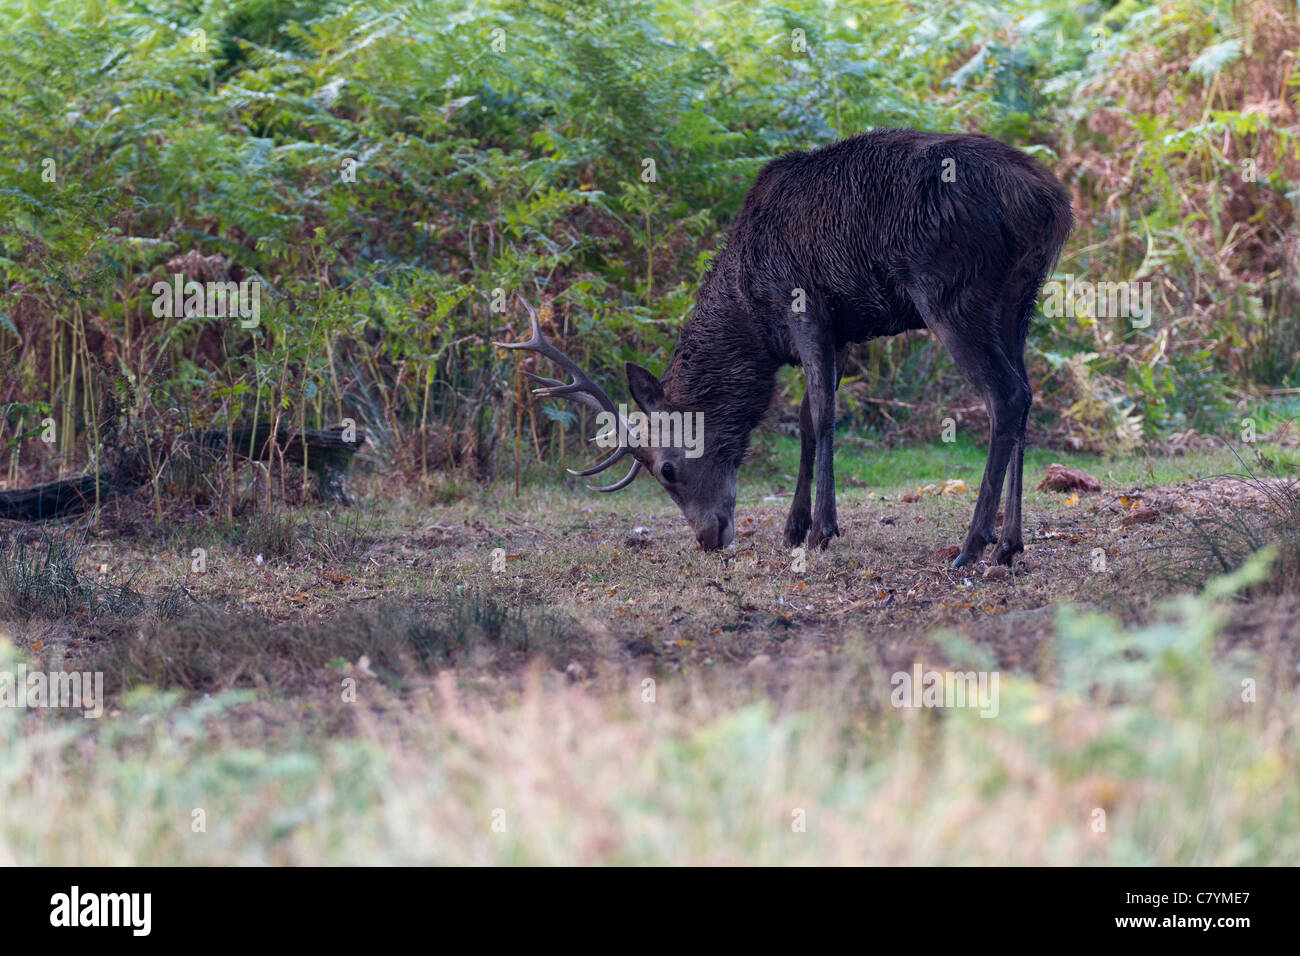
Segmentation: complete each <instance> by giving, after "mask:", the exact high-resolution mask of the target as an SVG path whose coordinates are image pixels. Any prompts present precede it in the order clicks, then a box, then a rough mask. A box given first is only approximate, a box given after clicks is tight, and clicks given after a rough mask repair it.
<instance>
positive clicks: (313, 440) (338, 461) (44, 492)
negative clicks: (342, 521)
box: [0, 422, 366, 521]
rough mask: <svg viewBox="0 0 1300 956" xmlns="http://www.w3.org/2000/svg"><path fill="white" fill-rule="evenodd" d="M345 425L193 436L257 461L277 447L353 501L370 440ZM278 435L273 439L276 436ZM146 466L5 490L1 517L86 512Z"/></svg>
mask: <svg viewBox="0 0 1300 956" xmlns="http://www.w3.org/2000/svg"><path fill="white" fill-rule="evenodd" d="M344 434H345V432H344V430H343V429H342V428H328V429H308V430H306V431H303V432H298V431H295V430H292V429H288V428H280V429H279V430H278V431H276V433H275V435H274V436H272V433H271V425H270V423H269V422H268V423H264V424H261V425H257V426H256V427H254V426H252V425H243V426H240V427H239V428H235V429H232V430H231V431H230V433H229V434H227V432H226V430H225V429H224V428H213V429H209V430H207V431H205V432H199V433H197V434H195V435H191V436H189V438H188V441H189V442H190V443H192V444H194V445H197V446H198V447H200V448H207V449H211V450H216V449H220V448H223V447H224V446H225V444H226V442H227V441H228V440H229V442H230V445H231V448H232V450H233V451H234V453H235V455H237V456H238V457H240V458H246V459H249V460H252V461H267V460H271V459H272V458H274V457H277V451H276V449H277V448H278V449H279V453H282V454H283V455H284V458H285V460H286V461H289V462H292V463H294V464H296V465H303V466H305V467H306V468H308V469H309V470H310V471H311V472H312V474H314V475H315V476H316V482H317V485H318V486H319V488H320V493H321V497H322V498H323V499H324V500H325V501H330V502H337V503H339V504H344V505H350V504H352V496H351V494H349V493H348V490H347V484H346V482H347V475H348V471H349V470H350V469H351V467H352V456H353V455H354V454H356V451H357V449H358V448H359V447H361V445H362V443H364V442H365V440H366V437H365V435H364V434H362V433H361V432H357V433H356V434H355V436H353V440H352V441H347V440H345V439H344V437H343V436H344ZM273 437H274V441H272V438H273ZM147 474H148V472H147V470H146V469H145V468H144V467H143V463H142V462H139V461H135V462H129V463H127V464H125V465H123V466H122V467H119V468H117V469H116V470H115V471H111V472H110V471H101V472H99V473H98V474H94V473H92V474H89V475H78V476H76V477H75V478H63V479H60V480H58V481H47V482H45V483H44V484H40V485H34V486H32V487H31V488H18V489H15V490H13V491H0V518H5V519H8V520H10V521H49V520H51V519H54V518H63V517H67V516H68V515H75V514H82V513H84V512H86V511H89V510H90V509H91V508H93V507H94V506H95V501H96V493H95V492H96V484H98V486H99V496H98V497H99V500H100V501H103V500H104V499H106V498H109V497H112V496H114V495H123V494H130V493H131V492H133V491H135V490H136V489H137V488H139V487H140V486H141V485H143V484H145V483H146V482H147V480H148V478H147V477H146V476H147Z"/></svg>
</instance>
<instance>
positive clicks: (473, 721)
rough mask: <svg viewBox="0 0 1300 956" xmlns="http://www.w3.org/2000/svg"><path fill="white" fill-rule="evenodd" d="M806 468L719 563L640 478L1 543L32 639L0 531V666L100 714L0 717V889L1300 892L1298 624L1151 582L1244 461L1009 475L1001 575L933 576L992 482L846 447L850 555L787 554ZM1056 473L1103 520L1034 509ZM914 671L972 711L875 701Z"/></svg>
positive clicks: (1089, 513) (1198, 460)
mask: <svg viewBox="0 0 1300 956" xmlns="http://www.w3.org/2000/svg"><path fill="white" fill-rule="evenodd" d="M796 460H797V452H796V449H795V447H794V445H793V443H792V442H790V441H789V440H788V439H785V438H776V439H773V440H771V442H770V445H769V447H768V448H767V449H766V451H765V453H764V454H763V455H761V456H759V458H758V460H757V461H755V462H754V463H753V464H752V465H751V466H747V469H746V471H745V472H744V473H743V474H742V479H741V503H740V505H739V508H738V513H737V518H738V521H739V534H738V541H737V543H736V544H735V546H734V547H733V548H732V549H731V550H730V551H729V552H726V553H723V554H721V555H719V554H706V553H704V552H701V551H698V550H697V549H696V548H695V544H694V541H693V539H692V537H691V535H690V533H689V531H688V529H687V528H686V526H685V524H684V522H683V521H682V520H681V518H680V517H679V516H678V515H677V514H676V512H675V508H674V507H673V506H672V505H671V503H670V502H668V501H667V499H666V498H665V497H663V496H662V495H661V494H660V493H658V492H657V490H656V489H655V488H654V486H653V485H652V484H651V483H650V482H648V481H642V482H638V483H637V485H636V486H634V487H633V488H632V489H630V490H629V491H628V492H626V493H624V494H621V495H615V496H608V497H607V496H595V495H591V494H588V493H586V492H585V491H583V490H582V489H581V488H580V487H578V486H577V485H576V484H575V483H573V482H567V481H566V482H560V481H558V480H557V481H550V480H548V479H547V478H545V477H543V476H542V475H541V473H538V474H537V475H533V474H532V473H531V472H526V474H525V478H526V480H525V482H524V484H523V486H522V488H521V490H520V493H519V494H518V495H516V494H515V492H514V489H513V487H511V486H510V485H508V484H507V483H505V482H500V483H498V484H497V485H495V486H492V487H490V488H479V487H476V486H461V485H453V484H448V483H446V482H440V483H439V485H438V486H437V487H435V488H433V489H425V490H423V491H419V490H415V489H411V488H407V487H403V486H401V485H400V484H398V483H396V482H393V481H390V480H387V479H384V478H382V477H380V476H369V477H368V478H362V479H360V480H359V482H358V487H357V490H359V491H360V492H361V502H360V504H359V505H358V506H357V507H356V508H354V509H352V510H351V511H349V512H346V513H336V514H330V513H328V512H325V511H323V510H319V509H302V510H299V511H296V512H273V513H265V512H252V513H250V514H249V515H248V516H246V517H244V518H242V519H239V520H237V522H236V524H235V525H234V526H233V527H228V526H226V525H224V524H223V523H221V522H215V521H212V520H211V519H209V518H206V517H197V516H196V517H192V518H186V517H185V516H183V515H178V516H177V517H176V520H174V521H172V522H169V523H168V524H167V525H166V526H163V527H157V526H155V525H153V524H152V523H151V522H150V521H149V520H148V518H147V515H148V514H149V512H148V510H147V509H145V508H143V507H142V506H140V507H137V506H136V505H135V504H132V503H128V504H127V505H125V506H123V507H122V508H120V509H116V510H111V511H107V512H105V513H104V514H103V515H101V517H100V521H99V522H98V523H97V524H96V525H95V526H94V527H93V528H90V529H87V528H85V527H84V526H80V525H79V526H77V527H68V528H63V529H60V530H59V531H58V532H56V534H55V535H54V537H53V538H51V537H49V536H48V535H47V536H46V537H45V538H42V539H40V540H39V541H32V542H29V543H27V544H25V545H22V546H23V547H25V548H26V551H24V552H22V553H24V554H26V555H27V558H26V559H25V560H26V563H25V564H24V565H23V567H24V568H25V573H26V574H27V578H25V579H24V580H26V581H27V582H28V584H29V585H31V583H32V582H33V581H35V580H36V579H38V578H39V577H40V573H38V572H39V571H40V569H41V568H47V569H48V568H53V569H54V570H53V571H50V572H49V573H48V574H47V577H49V578H50V579H51V580H54V579H58V580H60V581H62V582H64V583H63V587H64V591H63V592H62V593H63V594H64V595H65V597H66V598H67V600H65V601H63V602H62V605H61V608H60V610H59V611H58V612H57V613H53V612H52V611H51V607H52V605H50V604H48V603H47V604H44V605H42V604H41V603H40V602H32V601H30V600H29V601H27V602H26V603H24V602H23V601H21V600H19V599H18V598H17V597H15V595H16V594H17V593H18V592H17V590H16V585H15V583H14V581H15V575H14V573H13V570H12V569H13V568H14V567H15V563H16V562H15V554H17V553H18V552H16V551H15V548H16V547H17V546H18V545H19V544H20V543H21V542H23V541H24V539H26V538H31V537H33V532H31V531H30V530H27V529H12V530H11V531H10V532H9V535H8V545H7V550H6V551H5V552H4V553H3V554H2V555H0V557H4V558H5V561H6V562H7V564H6V567H8V568H9V569H10V570H9V571H7V572H6V576H5V578H4V581H5V583H4V584H2V585H0V608H3V609H4V613H3V614H0V620H3V621H4V623H3V624H0V654H4V655H6V656H7V658H8V662H7V663H3V664H0V671H2V670H5V669H8V670H14V669H16V668H17V666H18V663H19V661H20V660H21V661H24V662H26V663H27V665H28V666H29V667H31V668H33V669H35V668H42V669H57V668H60V667H62V668H65V669H66V668H76V669H82V670H92V671H99V672H102V673H103V674H104V675H105V679H106V684H107V691H108V695H109V705H108V711H107V713H106V714H105V716H104V717H103V718H102V719H101V720H99V721H91V720H83V719H81V718H80V717H69V716H67V715H66V712H59V711H53V710H26V711H20V710H14V709H6V708H0V863H11V862H19V863H71V862H79V863H260V862H269V863H360V862H394V863H395V862H403V863H409V862H433V863H516V862H523V863H562V862H577V863H608V862H615V863H640V862H696V863H700V862H708V863H723V862H746V863H794V862H803V863H812V862H838V863H849V862H863V863H980V862H1002V863H1044V862H1046V863H1179V864H1183V863H1202V864H1204V863H1295V862H1296V861H1297V859H1300V842H1298V838H1297V837H1296V836H1295V834H1297V833H1300V827H1297V826H1296V823H1297V822H1300V788H1297V786H1296V783H1295V781H1296V780H1297V779H1300V775H1298V774H1297V770H1300V767H1297V758H1296V750H1295V746H1294V741H1295V735H1296V732H1297V729H1300V728H1298V727H1297V723H1298V720H1297V718H1298V716H1300V715H1298V713H1297V708H1296V697H1295V686H1294V685H1295V674H1296V664H1297V646H1298V645H1300V642H1298V641H1297V634H1296V629H1295V627H1294V625H1293V624H1292V621H1293V619H1294V612H1295V610H1296V608H1295V606H1294V603H1295V602H1294V601H1293V600H1292V599H1290V598H1288V597H1285V596H1282V597H1276V596H1275V597H1266V596H1259V595H1257V596H1255V597H1254V598H1253V599H1252V600H1250V601H1237V602H1235V603H1234V602H1232V601H1231V599H1230V598H1229V597H1228V596H1226V592H1227V591H1229V590H1231V589H1232V588H1231V587H1224V588H1221V591H1222V592H1224V593H1219V594H1207V595H1203V596H1202V597H1200V598H1197V599H1195V600H1193V599H1189V598H1181V599H1178V600H1177V601H1175V603H1173V604H1170V603H1169V598H1170V596H1171V595H1172V594H1173V593H1174V592H1175V591H1176V590H1178V589H1177V588H1176V587H1175V586H1174V584H1173V583H1171V580H1170V578H1169V576H1168V575H1167V574H1164V573H1162V571H1161V568H1162V566H1163V564H1164V563H1165V562H1164V560H1163V557H1162V555H1164V554H1165V551H1164V550H1163V546H1164V544H1165V543H1166V542H1168V541H1170V540H1172V539H1175V538H1176V537H1177V535H1178V534H1179V533H1180V532H1179V529H1180V527H1181V525H1182V522H1184V521H1185V520H1186V518H1187V517H1188V516H1189V515H1196V514H1201V513H1205V512H1206V511H1207V510H1213V509H1215V508H1218V507H1221V506H1222V504H1223V502H1224V501H1226V500H1231V499H1233V498H1236V499H1238V500H1239V503H1240V504H1242V505H1243V506H1246V507H1252V506H1255V504H1252V502H1251V501H1250V500H1249V494H1250V490H1249V489H1248V488H1245V487H1243V486H1240V485H1237V484H1235V483H1231V482H1223V481H1219V482H1203V481H1197V480H1195V479H1198V478H1200V477H1201V476H1207V475H1213V474H1218V473H1221V472H1225V471H1237V470H1240V463H1239V462H1238V461H1237V459H1236V458H1235V457H1234V456H1233V455H1232V454H1231V453H1230V452H1228V451H1223V452H1200V453H1196V454H1192V455H1187V456H1181V457H1177V458H1153V459H1149V460H1148V459H1147V458H1145V457H1141V456H1139V457H1134V458H1127V459H1117V460H1110V461H1101V460H1096V459H1087V458H1079V457H1070V456H1062V455H1060V454H1058V453H1040V452H1034V453H1031V454H1030V456H1029V458H1028V461H1027V466H1026V468H1027V473H1026V483H1025V485H1026V489H1028V490H1027V494H1026V522H1025V527H1026V545H1027V549H1026V554H1025V556H1024V561H1023V562H1022V563H1021V564H1020V565H1019V566H1018V568H1017V571H1016V573H1015V574H1013V575H1010V576H1006V577H998V576H997V574H996V573H994V572H991V573H990V575H989V576H988V577H986V576H985V573H984V572H985V570H986V568H984V567H979V568H975V569H969V568H968V569H963V570H962V571H960V572H954V571H951V570H949V568H948V562H949V559H950V554H949V551H948V550H947V549H951V548H953V547H954V546H956V545H958V544H960V542H961V539H962V537H963V535H964V532H965V527H966V523H967V521H968V520H969V517H970V511H971V508H972V506H973V489H974V488H975V486H976V485H977V483H978V479H979V475H980V471H981V469H982V461H983V452H982V450H981V449H978V448H975V447H972V446H970V445H967V444H961V443H956V444H952V445H935V446H915V447H908V448H902V449H893V450H880V449H873V448H869V447H864V446H863V445H861V444H857V445H855V444H854V443H853V442H852V441H846V442H845V443H844V446H843V451H842V452H840V453H839V455H838V461H837V464H838V468H837V472H838V476H839V485H840V524H841V528H842V530H843V532H844V536H843V537H842V538H841V539H839V540H838V541H836V542H835V544H834V546H833V547H832V549H831V550H829V551H827V552H825V553H822V552H807V553H806V554H804V555H803V556H802V561H801V560H800V555H798V554H792V553H791V552H790V551H789V550H787V549H785V548H784V547H782V546H781V542H780V533H781V529H782V526H783V524H784V518H785V509H786V508H787V507H788V503H789V492H790V490H791V488H792V485H793V478H792V475H791V474H790V471H791V469H792V468H793V464H794V462H795V461H796ZM1051 461H1062V462H1063V463H1065V464H1067V465H1071V466H1074V467H1082V468H1084V469H1086V470H1088V471H1090V472H1091V473H1092V474H1094V475H1096V476H1097V477H1098V478H1100V479H1101V481H1102V484H1103V491H1102V493H1100V494H1092V495H1086V494H1085V495H1080V496H1071V495H1068V494H1060V493H1054V492H1039V491H1037V490H1036V488H1037V484H1038V482H1039V481H1040V480H1041V478H1042V474H1043V472H1044V471H1045V468H1046V465H1047V464H1048V463H1050V462H1051ZM952 479H960V480H962V481H964V482H965V484H966V485H967V486H968V487H969V489H971V490H968V491H967V492H966V493H964V494H962V493H949V494H940V493H938V486H941V485H942V484H943V483H944V482H946V481H950V480H952ZM929 485H933V486H935V487H934V488H932V489H930V490H929V491H927V490H926V487H927V486H929ZM949 487H950V488H951V486H949ZM917 492H920V494H919V500H910V499H911V498H912V497H915V496H916V495H917ZM905 496H907V497H908V499H909V500H904V497H905ZM1135 518H1140V519H1141V520H1134V519H1135ZM83 539H84V540H83ZM77 541H80V542H81V546H80V547H78V546H77V545H76V542H77ZM51 542H56V543H58V542H61V544H59V545H58V546H57V547H54V546H52V545H51ZM42 547H43V548H44V550H41V548H42ZM52 547H53V550H52ZM59 547H62V548H63V550H59ZM195 549H202V552H201V555H202V570H201V571H197V570H195V561H196V560H197V557H196V550H195ZM34 556H38V557H39V560H37V557H34ZM42 562H43V563H42ZM60 562H63V564H60ZM0 563H5V562H0ZM65 565H66V567H65ZM60 569H61V570H60ZM69 569H70V570H69ZM56 572H57V573H56ZM65 572H66V573H65ZM41 573H43V572H41ZM60 575H62V576H60ZM128 580H129V582H130V590H129V591H123V590H121V588H120V587H116V586H117V585H121V584H123V583H125V582H127V581H128ZM1240 583H1241V582H1237V584H1236V585H1234V586H1240ZM5 588H7V589H8V590H7V591H6V590H5ZM6 594H7V598H6ZM5 601H7V604H6V603H5ZM915 665H919V666H920V668H921V671H922V672H924V671H927V670H931V669H934V670H940V671H943V670H951V671H958V672H971V673H973V674H982V675H984V676H986V677H988V678H989V679H991V680H994V679H995V680H996V682H997V683H996V688H997V693H996V697H995V698H993V701H994V704H995V706H993V707H988V706H985V707H983V708H976V707H954V706H948V707H941V708H915V707H898V706H895V704H896V703H897V701H896V700H893V699H892V695H893V694H894V691H895V685H896V678H895V675H897V674H899V673H909V674H910V673H912V672H913V667H914V666H915ZM981 714H984V716H981ZM1288 834H1290V835H1288Z"/></svg>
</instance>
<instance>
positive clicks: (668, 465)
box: [659, 461, 677, 484]
mask: <svg viewBox="0 0 1300 956" xmlns="http://www.w3.org/2000/svg"><path fill="white" fill-rule="evenodd" d="M659 474H661V475H663V477H664V481H666V482H668V483H669V484H672V483H673V482H674V481H676V480H677V472H676V471H674V470H673V464H672V462H670V461H666V462H664V464H663V467H662V468H660V469H659Z"/></svg>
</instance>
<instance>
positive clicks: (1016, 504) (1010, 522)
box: [996, 281, 1042, 564]
mask: <svg viewBox="0 0 1300 956" xmlns="http://www.w3.org/2000/svg"><path fill="white" fill-rule="evenodd" d="M1041 284H1042V283H1041V281H1037V282H1034V284H1033V285H1032V286H1029V287H1027V288H1023V289H1017V290H1014V291H1015V293H1016V294H1015V297H1014V298H1013V299H1012V302H1011V305H1010V307H1009V309H1008V310H1007V312H1006V313H1005V315H1004V320H1003V342H1004V345H1005V348H1006V352H1007V358H1008V359H1009V360H1010V362H1011V366H1012V369H1013V371H1015V373H1016V374H1017V375H1018V376H1019V378H1020V381H1021V384H1022V386H1023V389H1024V393H1025V394H1026V395H1028V396H1029V397H1030V401H1032V398H1033V392H1032V390H1031V389H1030V385H1029V372H1028V370H1027V369H1026V368H1025V338H1026V336H1027V335H1028V332H1029V323H1030V320H1031V319H1032V318H1033V315H1034V304H1035V302H1037V300H1038V288H1039V286H1040V285H1041ZM1028 426H1029V404H1028V403H1026V405H1025V409H1024V414H1023V415H1022V416H1021V419H1020V421H1019V424H1018V428H1017V429H1016V445H1015V449H1014V450H1013V451H1012V453H1011V463H1010V465H1009V468H1008V471H1007V503H1006V510H1005V514H1004V517H1003V521H1002V535H1001V537H1000V538H999V539H998V547H997V552H996V557H997V562H998V564H1010V563H1011V562H1012V561H1013V560H1015V557H1016V555H1017V554H1020V553H1021V552H1023V551H1024V550H1025V542H1024V536H1023V515H1022V510H1021V506H1022V504H1023V498H1024V473H1025V436H1026V432H1027V431H1028Z"/></svg>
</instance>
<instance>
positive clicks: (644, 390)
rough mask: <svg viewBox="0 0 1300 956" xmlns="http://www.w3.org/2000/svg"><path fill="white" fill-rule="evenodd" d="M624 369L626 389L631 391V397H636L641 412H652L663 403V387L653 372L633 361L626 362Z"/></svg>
mask: <svg viewBox="0 0 1300 956" xmlns="http://www.w3.org/2000/svg"><path fill="white" fill-rule="evenodd" d="M625 370H626V371H627V388H628V391H629V392H631V393H632V397H633V398H634V399H636V403H637V404H638V405H640V406H641V410H642V411H643V412H652V411H654V410H655V409H656V408H658V407H659V406H660V405H662V404H663V402H664V387H663V386H662V385H660V384H659V379H657V378H655V376H654V373H653V372H651V371H649V370H647V369H644V368H642V367H641V366H640V365H637V364H636V363H635V362H628V363H627V365H626V366H625Z"/></svg>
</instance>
